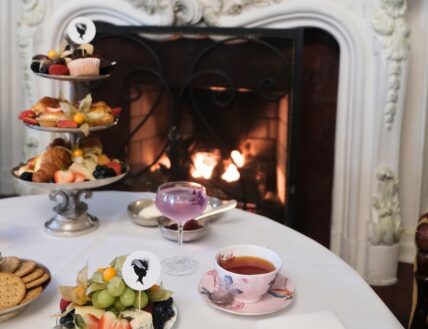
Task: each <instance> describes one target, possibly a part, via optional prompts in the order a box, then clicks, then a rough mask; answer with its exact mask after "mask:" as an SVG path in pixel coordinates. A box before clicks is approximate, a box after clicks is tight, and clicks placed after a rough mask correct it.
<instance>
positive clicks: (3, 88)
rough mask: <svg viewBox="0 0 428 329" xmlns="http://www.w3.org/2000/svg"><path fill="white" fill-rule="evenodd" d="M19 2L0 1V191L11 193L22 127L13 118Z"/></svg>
mask: <svg viewBox="0 0 428 329" xmlns="http://www.w3.org/2000/svg"><path fill="white" fill-rule="evenodd" d="M21 7H22V3H21V1H16V0H0V24H1V25H0V125H1V126H0V193H2V194H11V193H14V191H15V190H14V186H13V178H12V176H11V175H10V170H11V168H12V167H13V166H16V164H18V163H19V162H20V161H22V151H23V145H24V128H23V126H22V124H21V123H20V122H18V120H17V116H18V114H19V112H20V111H21V110H22V109H23V106H24V105H23V99H24V95H23V86H22V80H23V76H22V74H23V73H22V68H21V64H20V58H19V55H20V53H19V47H18V35H17V23H18V19H19V17H20V13H21Z"/></svg>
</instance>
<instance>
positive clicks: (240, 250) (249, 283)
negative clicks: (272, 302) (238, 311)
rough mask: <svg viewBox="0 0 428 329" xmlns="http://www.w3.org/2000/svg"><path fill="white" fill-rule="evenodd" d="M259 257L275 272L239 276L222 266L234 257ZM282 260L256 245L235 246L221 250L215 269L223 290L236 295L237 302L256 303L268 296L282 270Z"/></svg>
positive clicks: (268, 250)
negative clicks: (270, 265)
mask: <svg viewBox="0 0 428 329" xmlns="http://www.w3.org/2000/svg"><path fill="white" fill-rule="evenodd" d="M245 256H247V257H257V258H261V259H263V260H265V261H268V262H269V263H271V264H272V265H273V266H274V269H273V271H271V272H268V273H262V274H238V273H235V272H232V271H230V270H226V269H225V268H223V267H222V266H221V265H220V264H226V263H225V262H228V261H230V260H233V258H234V257H245ZM281 265H282V261H281V258H280V257H279V256H278V254H276V253H275V252H274V251H272V250H270V249H268V248H264V247H259V246H256V245H235V246H228V247H225V248H222V249H220V250H219V251H218V252H217V254H216V256H215V269H216V270H217V273H218V276H219V278H220V280H221V282H220V285H221V289H225V290H227V291H229V292H231V293H232V294H233V295H234V298H235V299H236V300H237V301H240V302H243V303H255V302H257V301H259V300H260V299H261V298H262V297H263V295H264V294H266V293H267V292H268V291H269V289H270V287H271V286H272V284H273V282H274V281H275V278H276V276H277V274H278V273H279V271H280V269H281Z"/></svg>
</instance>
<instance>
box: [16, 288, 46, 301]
mask: <svg viewBox="0 0 428 329" xmlns="http://www.w3.org/2000/svg"><path fill="white" fill-rule="evenodd" d="M42 291H43V287H42V286H38V287H36V288H33V289H30V290H27V293H26V294H25V296H24V299H23V300H22V301H21V303H20V304H25V303H27V302H29V301H30V300H33V299H34V298H36V297H38V296H39V295H40V294H41V293H42Z"/></svg>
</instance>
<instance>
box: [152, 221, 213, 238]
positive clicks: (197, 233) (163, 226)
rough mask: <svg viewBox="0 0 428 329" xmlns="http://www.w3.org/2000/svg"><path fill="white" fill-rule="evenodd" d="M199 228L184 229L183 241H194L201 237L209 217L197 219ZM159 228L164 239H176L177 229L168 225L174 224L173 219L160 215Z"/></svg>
mask: <svg viewBox="0 0 428 329" xmlns="http://www.w3.org/2000/svg"><path fill="white" fill-rule="evenodd" d="M197 222H198V224H199V225H200V226H201V228H197V229H194V230H184V231H183V242H190V241H195V240H198V239H200V238H202V237H203V236H204V235H205V234H206V233H207V231H208V223H209V219H207V218H203V219H200V220H198V221H197ZM158 223H159V228H160V231H161V233H162V236H163V237H164V238H165V239H168V240H171V241H178V231H177V230H174V229H171V228H169V227H168V226H170V225H172V224H176V223H175V222H174V221H172V220H169V219H168V218H165V217H161V218H159V219H158Z"/></svg>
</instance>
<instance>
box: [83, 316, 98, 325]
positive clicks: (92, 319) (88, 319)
mask: <svg viewBox="0 0 428 329" xmlns="http://www.w3.org/2000/svg"><path fill="white" fill-rule="evenodd" d="M82 318H83V321H84V322H85V324H86V327H85V328H86V329H99V327H100V326H99V324H100V320H99V319H98V318H97V317H96V316H95V315H93V314H85V315H83V316H82Z"/></svg>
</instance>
